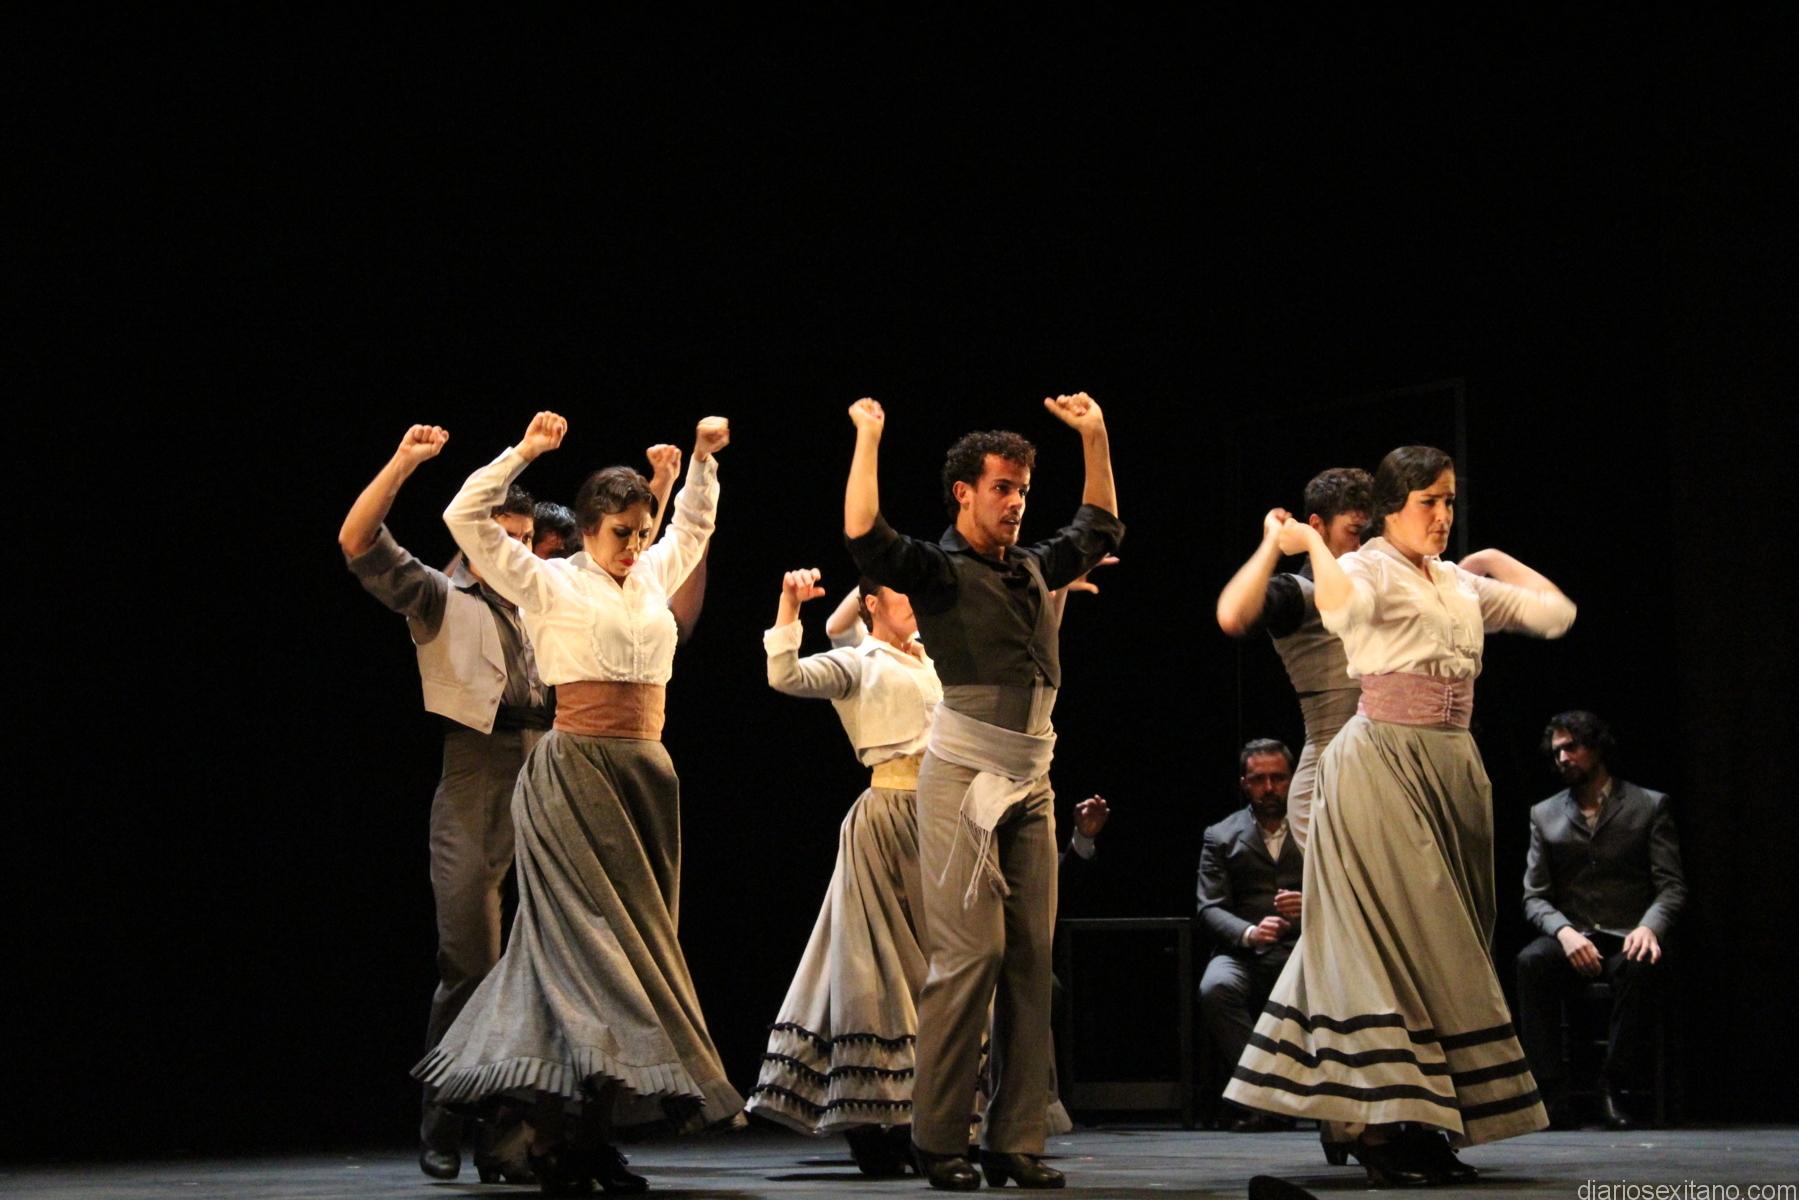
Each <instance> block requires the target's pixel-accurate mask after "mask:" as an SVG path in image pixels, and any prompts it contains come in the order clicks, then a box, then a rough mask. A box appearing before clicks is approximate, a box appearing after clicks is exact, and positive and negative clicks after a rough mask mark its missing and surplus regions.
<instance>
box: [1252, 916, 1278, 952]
mask: <svg viewBox="0 0 1799 1200" xmlns="http://www.w3.org/2000/svg"><path fill="white" fill-rule="evenodd" d="M1286 932H1287V919H1286V918H1285V917H1263V918H1262V920H1261V922H1260V923H1259V924H1255V925H1251V926H1250V927H1249V929H1248V930H1247V931H1246V932H1245V933H1244V934H1243V944H1244V945H1245V946H1272V945H1273V944H1274V943H1275V942H1278V941H1280V940H1281V935H1283V934H1285V933H1286Z"/></svg>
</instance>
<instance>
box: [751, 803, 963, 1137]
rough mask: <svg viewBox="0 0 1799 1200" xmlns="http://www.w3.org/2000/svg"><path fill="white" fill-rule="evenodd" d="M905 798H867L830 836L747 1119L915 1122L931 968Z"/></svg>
mask: <svg viewBox="0 0 1799 1200" xmlns="http://www.w3.org/2000/svg"><path fill="white" fill-rule="evenodd" d="M913 804H914V794H913V793H912V792H910V791H895V790H893V789H891V788H869V789H868V790H867V791H865V792H863V793H862V795H861V796H859V797H858V798H857V799H856V802H855V803H854V804H853V805H851V806H850V810H849V813H848V815H847V816H845V817H844V818H843V825H842V827H841V828H840V829H839V831H838V835H837V864H836V866H835V867H834V868H833V869H832V871H831V886H830V887H829V889H828V890H827V891H826V892H825V900H824V905H823V906H822V907H821V908H820V909H819V911H818V920H817V921H816V922H815V923H814V924H813V926H812V937H811V939H810V940H809V941H808V942H807V943H806V952H805V955H804V956H803V957H802V958H801V959H800V965H799V969H798V970H797V971H795V972H794V976H793V983H792V984H791V985H790V986H789V987H788V989H787V998H786V999H785V1000H783V1001H782V1002H781V1008H780V1013H779V1015H778V1016H777V1017H776V1019H775V1024H774V1025H773V1026H771V1027H770V1029H769V1038H768V1049H767V1051H766V1052H765V1053H764V1054H763V1056H762V1069H761V1074H760V1076H759V1077H758V1078H757V1080H756V1086H755V1087H754V1088H752V1089H751V1090H750V1099H749V1105H748V1107H749V1110H750V1111H751V1112H755V1113H760V1114H761V1115H762V1116H764V1117H767V1118H769V1119H770V1120H774V1121H778V1122H780V1123H781V1124H783V1125H786V1126H788V1127H789V1128H792V1129H797V1130H799V1131H801V1132H802V1133H812V1134H824V1133H835V1132H840V1131H842V1130H845V1129H849V1128H852V1127H854V1126H858V1125H904V1124H907V1123H909V1122H910V1121H911V1120H912V1076H913V1069H914V1063H913V1053H914V1047H915V1044H916V1042H917V1040H918V1007H917V1003H916V1001H917V997H918V992H919V989H920V988H922V987H923V986H924V979H925V973H926V971H927V970H928V969H929V965H930V964H929V963H928V961H927V960H926V958H925V953H924V951H923V949H921V948H920V944H919V943H920V940H921V938H920V933H919V924H918V923H919V921H920V920H921V919H922V918H923V916H924V908H923V903H922V895H923V893H922V891H921V889H920V883H919V875H918V818H917V815H916V813H915V812H914V809H913Z"/></svg>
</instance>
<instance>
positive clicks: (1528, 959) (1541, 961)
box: [1517, 938, 1568, 981]
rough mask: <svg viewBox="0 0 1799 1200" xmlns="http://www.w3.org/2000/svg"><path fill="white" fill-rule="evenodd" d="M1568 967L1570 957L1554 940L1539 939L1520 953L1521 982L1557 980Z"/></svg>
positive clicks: (1518, 966) (1519, 970) (1518, 961)
mask: <svg viewBox="0 0 1799 1200" xmlns="http://www.w3.org/2000/svg"><path fill="white" fill-rule="evenodd" d="M1567 967H1568V956H1567V954H1566V952H1564V951H1563V950H1562V945H1561V943H1560V942H1558V941H1556V940H1555V939H1554V938H1538V939H1537V940H1536V941H1534V942H1532V943H1530V945H1528V946H1526V947H1524V949H1522V950H1520V951H1519V952H1518V958H1517V971H1518V978H1519V980H1520V981H1524V980H1538V979H1553V978H1557V977H1559V976H1560V975H1561V974H1562V972H1563V971H1564V970H1565V969H1567Z"/></svg>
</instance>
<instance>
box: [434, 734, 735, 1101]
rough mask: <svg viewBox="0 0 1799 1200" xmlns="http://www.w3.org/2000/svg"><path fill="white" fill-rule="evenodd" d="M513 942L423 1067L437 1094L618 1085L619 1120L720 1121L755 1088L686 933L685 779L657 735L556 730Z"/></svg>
mask: <svg viewBox="0 0 1799 1200" xmlns="http://www.w3.org/2000/svg"><path fill="white" fill-rule="evenodd" d="M512 821H513V826H514V832H515V836H516V851H515V860H514V861H515V864H516V869H517V875H518V892H519V905H518V915H517V918H516V919H515V920H514V922H513V926H512V936H511V938H510V939H509V940H508V942H507V946H506V953H505V954H504V955H503V956H502V957H501V959H500V961H499V963H498V965H496V966H495V967H494V969H493V970H492V971H491V972H490V973H489V974H488V976H487V978H486V979H485V980H483V981H482V984H481V986H480V988H479V989H478V990H477V991H476V992H475V994H474V995H473V996H472V997H471V998H470V999H469V1002H468V1004H467V1006H466V1007H465V1008H464V1009H463V1010H462V1014H461V1015H460V1016H459V1017H458V1018H457V1019H456V1022H455V1024H453V1025H452V1026H451V1027H450V1030H449V1032H448V1033H446V1034H445V1035H444V1038H443V1041H442V1042H440V1043H439V1044H438V1046H437V1048H436V1049H435V1050H433V1051H432V1052H431V1053H430V1054H429V1055H427V1056H426V1057H425V1059H424V1060H423V1061H422V1062H420V1063H419V1064H418V1066H416V1067H414V1068H413V1072H412V1073H413V1074H414V1075H416V1076H418V1077H419V1078H420V1079H423V1080H425V1081H426V1082H428V1083H433V1084H436V1085H437V1087H438V1089H439V1091H438V1095H439V1096H440V1098H441V1099H443V1100H445V1101H449V1102H458V1101H460V1102H464V1103H470V1102H475V1101H479V1100H482V1099H485V1098H488V1097H493V1096H498V1095H501V1094H505V1093H511V1094H513V1095H516V1096H519V1097H528V1096H531V1095H535V1094H537V1093H550V1094H552V1095H557V1096H562V1097H566V1098H568V1099H570V1100H577V1099H583V1098H585V1097H586V1096H591V1095H593V1094H596V1093H599V1092H601V1091H603V1090H607V1089H606V1085H608V1084H615V1085H618V1086H616V1087H613V1088H611V1089H610V1090H609V1093H610V1094H611V1095H612V1096H613V1098H614V1099H613V1112H612V1114H611V1116H612V1120H613V1122H614V1123H615V1124H617V1125H620V1126H630V1125H641V1124H649V1123H654V1122H659V1121H663V1120H667V1121H671V1122H673V1123H674V1124H675V1125H676V1126H677V1127H682V1128H691V1127H697V1126H700V1125H705V1124H711V1123H713V1122H716V1121H720V1120H724V1119H725V1118H728V1117H730V1116H732V1115H733V1114H735V1113H736V1112H738V1110H739V1109H741V1108H742V1106H743V1100H742V1098H741V1097H740V1096H738V1094H737V1093H736V1091H735V1090H733V1089H732V1087H731V1085H730V1083H729V1082H727V1081H726V1079H725V1072H724V1068H723V1066H722V1065H721V1063H720V1061H719V1056H718V1051H717V1050H716V1049H715V1048H714V1047H713V1045H712V1037H711V1035H710V1034H709V1033H708V1032H707V1031H706V1021H705V1018H704V1017H703V1016H702V1015H701V1014H700V1005H699V1001H698V999H697V998H696V997H695V995H694V989H693V980H692V978H691V977H690V976H689V974H688V971H687V960H686V958H685V956H684V955H683V954H682V953H681V946H680V943H679V942H678V941H677V940H676V936H675V935H676V929H677V926H678V924H679V919H680V875H681V818H680V781H679V780H678V779H677V778H676V777H675V772H674V766H673V764H672V763H671V762H670V761H669V757H668V751H667V750H665V749H664V748H663V746H662V744H661V743H660V742H655V741H646V740H639V739H634V738H605V737H589V736H585V735H581V734H571V733H564V732H561V731H559V730H557V731H552V732H550V733H548V734H546V735H545V736H544V737H543V739H542V740H541V741H539V742H538V744H537V747H536V748H535V749H534V750H533V751H532V752H531V755H530V757H529V758H528V759H527V760H526V762H525V766H524V769H523V771H521V772H520V774H519V780H518V786H517V787H516V789H515V790H514V792H513V797H512Z"/></svg>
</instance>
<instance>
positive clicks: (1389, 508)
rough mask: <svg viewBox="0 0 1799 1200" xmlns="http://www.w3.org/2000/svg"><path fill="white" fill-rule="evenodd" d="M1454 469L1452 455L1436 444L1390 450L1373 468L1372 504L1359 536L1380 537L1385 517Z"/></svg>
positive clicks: (1384, 525)
mask: <svg viewBox="0 0 1799 1200" xmlns="http://www.w3.org/2000/svg"><path fill="white" fill-rule="evenodd" d="M1453 470H1455V459H1453V458H1451V457H1449V455H1447V454H1445V453H1443V452H1442V451H1441V450H1439V449H1437V448H1436V447H1435V446H1401V447H1399V449H1397V450H1389V451H1388V452H1387V457H1385V458H1383V459H1381V460H1380V466H1378V467H1376V468H1375V471H1374V505H1373V507H1372V508H1370V509H1369V510H1368V524H1366V525H1364V526H1362V537H1363V538H1375V537H1379V536H1380V535H1381V531H1382V530H1383V529H1384V528H1385V527H1386V524H1387V518H1388V517H1390V516H1392V515H1393V514H1394V513H1396V512H1398V511H1399V510H1400V509H1402V508H1404V507H1405V502H1406V498H1407V497H1409V496H1410V495H1411V494H1412V493H1413V492H1420V491H1423V490H1424V489H1426V488H1428V487H1429V486H1430V485H1431V484H1433V483H1435V482H1436V481H1437V476H1439V475H1441V474H1442V473H1443V472H1445V471H1453Z"/></svg>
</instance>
